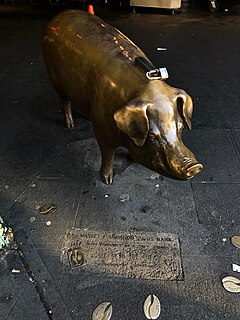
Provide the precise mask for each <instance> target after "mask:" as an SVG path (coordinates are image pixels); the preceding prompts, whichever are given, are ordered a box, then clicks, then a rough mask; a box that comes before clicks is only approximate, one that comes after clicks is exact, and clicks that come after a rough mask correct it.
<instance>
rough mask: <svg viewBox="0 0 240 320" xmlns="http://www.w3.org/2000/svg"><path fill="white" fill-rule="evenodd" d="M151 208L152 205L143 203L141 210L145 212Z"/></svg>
mask: <svg viewBox="0 0 240 320" xmlns="http://www.w3.org/2000/svg"><path fill="white" fill-rule="evenodd" d="M151 209H152V207H151V206H150V205H148V204H147V205H145V206H144V207H143V208H142V210H143V212H145V213H147V212H148V211H149V210H151Z"/></svg>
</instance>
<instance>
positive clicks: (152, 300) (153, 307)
mask: <svg viewBox="0 0 240 320" xmlns="http://www.w3.org/2000/svg"><path fill="white" fill-rule="evenodd" d="M143 310H144V314H145V316H146V318H147V319H157V318H158V317H159V316H160V313H161V304H160V301H159V299H158V297H156V296H155V295H154V294H150V295H149V296H148V297H147V298H146V300H145V302H144V305H143Z"/></svg>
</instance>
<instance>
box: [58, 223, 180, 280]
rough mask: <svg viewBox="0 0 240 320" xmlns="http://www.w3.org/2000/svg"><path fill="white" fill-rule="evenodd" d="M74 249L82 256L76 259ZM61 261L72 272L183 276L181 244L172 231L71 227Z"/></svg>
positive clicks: (170, 277)
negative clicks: (79, 259)
mask: <svg viewBox="0 0 240 320" xmlns="http://www.w3.org/2000/svg"><path fill="white" fill-rule="evenodd" d="M74 252H75V253H76V252H78V253H79V255H80V256H81V259H82V260H81V264H78V263H76V261H75V260H76V259H75V260H74V259H72V257H73V256H75V254H74ZM62 262H63V263H64V264H67V265H68V266H69V267H70V269H71V271H73V272H90V273H94V274H96V273H97V274H104V275H107V276H118V277H125V278H143V279H158V280H182V267H181V257H180V245H179V241H178V238H177V236H176V235H174V234H169V233H151V232H123V231H93V230H83V229H71V230H68V231H67V234H66V235H65V238H64V242H63V247H62Z"/></svg>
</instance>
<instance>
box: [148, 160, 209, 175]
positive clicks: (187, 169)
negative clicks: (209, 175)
mask: <svg viewBox="0 0 240 320" xmlns="http://www.w3.org/2000/svg"><path fill="white" fill-rule="evenodd" d="M152 164H153V166H154V167H155V168H156V171H159V173H162V174H163V175H165V176H167V177H171V178H175V179H179V180H189V179H192V178H193V177H194V176H195V175H196V174H197V173H199V172H200V171H201V170H202V169H203V165H202V164H201V163H198V162H197V161H196V160H195V161H193V160H192V159H189V158H187V159H184V161H183V162H182V163H181V165H179V166H177V167H175V166H173V170H171V168H170V169H168V168H166V166H165V165H164V164H163V163H161V162H157V161H152Z"/></svg>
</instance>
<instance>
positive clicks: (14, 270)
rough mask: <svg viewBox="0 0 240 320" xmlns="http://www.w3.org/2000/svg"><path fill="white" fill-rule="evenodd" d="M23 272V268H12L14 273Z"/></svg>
mask: <svg viewBox="0 0 240 320" xmlns="http://www.w3.org/2000/svg"><path fill="white" fill-rule="evenodd" d="M20 272H21V270H19V269H12V273H20Z"/></svg>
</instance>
